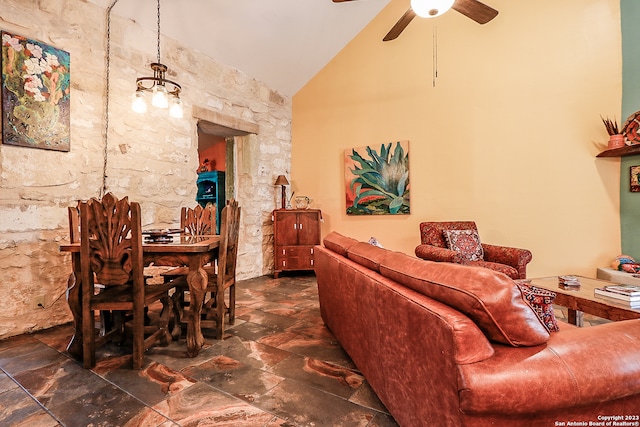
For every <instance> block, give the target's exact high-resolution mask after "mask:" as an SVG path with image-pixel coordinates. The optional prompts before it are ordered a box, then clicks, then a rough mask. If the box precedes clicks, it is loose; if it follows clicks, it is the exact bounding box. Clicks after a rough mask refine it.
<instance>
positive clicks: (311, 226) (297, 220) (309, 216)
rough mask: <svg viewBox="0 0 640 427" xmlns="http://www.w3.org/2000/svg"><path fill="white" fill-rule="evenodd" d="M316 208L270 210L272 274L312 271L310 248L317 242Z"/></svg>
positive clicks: (318, 231) (276, 275)
mask: <svg viewBox="0 0 640 427" xmlns="http://www.w3.org/2000/svg"><path fill="white" fill-rule="evenodd" d="M320 219H321V214H320V211H319V210H318V209H286V210H285V209H279V210H276V211H274V212H273V241H274V256H273V257H274V267H275V268H274V270H275V271H274V274H273V275H274V277H276V278H277V277H278V274H280V273H281V272H282V271H290V270H313V247H314V246H315V245H319V244H320Z"/></svg>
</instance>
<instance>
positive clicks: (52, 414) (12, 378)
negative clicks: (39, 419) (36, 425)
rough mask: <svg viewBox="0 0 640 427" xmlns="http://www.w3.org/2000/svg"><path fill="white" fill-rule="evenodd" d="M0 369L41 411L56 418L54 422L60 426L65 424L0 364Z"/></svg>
mask: <svg viewBox="0 0 640 427" xmlns="http://www.w3.org/2000/svg"><path fill="white" fill-rule="evenodd" d="M0 371H2V372H3V373H4V374H5V375H6V376H7V378H9V379H11V381H13V382H14V383H15V384H16V385H17V386H18V387H20V389H21V390H22V391H24V392H25V393H26V395H27V396H29V397H30V398H31V400H33V401H34V402H35V403H36V404H37V405H38V406H39V407H40V408H41V409H42V410H43V411H45V412H46V413H47V414H48V415H49V416H51V417H52V418H53V419H54V420H56V422H57V423H58V424H60V425H62V426H65V424H64V423H63V422H62V421H60V419H59V418H58V417H56V415H55V414H54V413H52V412H51V411H50V410H49V409H48V408H47V407H46V406H44V405H43V404H42V402H40V401H39V400H38V399H36V398H35V396H33V395H32V394H31V393H29V390H27V389H26V388H24V386H23V385H22V384H20V383H19V382H18V380H16V379H15V378H14V377H13V376H12V375H11V374H10V373H9V372H7V371H5V370H4V369H3V368H2V366H0Z"/></svg>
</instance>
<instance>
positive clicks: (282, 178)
mask: <svg viewBox="0 0 640 427" xmlns="http://www.w3.org/2000/svg"><path fill="white" fill-rule="evenodd" d="M273 185H281V186H282V209H285V207H286V203H287V190H286V189H285V188H284V187H285V186H286V185H289V181H287V177H286V176H284V175H278V178H276V183H275V184H273Z"/></svg>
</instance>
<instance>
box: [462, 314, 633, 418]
mask: <svg viewBox="0 0 640 427" xmlns="http://www.w3.org/2000/svg"><path fill="white" fill-rule="evenodd" d="M494 348H495V354H494V356H493V357H492V358H490V359H487V360H485V361H483V362H480V363H474V364H470V365H458V366H459V372H460V377H459V378H460V409H461V410H462V412H463V413H465V414H508V415H510V416H512V415H514V414H527V413H528V414H537V413H544V412H550V411H561V412H562V411H568V410H569V409H570V408H574V407H581V408H582V412H581V413H582V415H585V416H586V415H588V414H592V413H593V414H594V415H595V414H598V413H602V412H607V410H606V409H607V407H606V406H599V405H606V402H611V403H610V405H613V406H611V408H614V409H615V401H616V400H619V399H632V402H631V403H634V402H635V403H634V404H635V408H636V409H635V411H637V408H639V407H640V406H639V405H638V402H640V381H638V378H640V359H639V358H638V354H640V319H635V320H625V321H620V322H611V323H605V324H602V325H597V326H591V327H588V328H571V327H565V326H562V327H561V330H560V332H555V333H552V334H551V338H550V339H549V341H548V342H547V343H546V344H543V345H540V346H537V347H519V348H509V347H506V346H503V345H499V344H496V345H494ZM590 407H593V408H592V409H589V408H590ZM629 407H631V405H629ZM619 409H620V407H618V410H619ZM635 411H634V412H633V413H634V414H637V412H635ZM618 413H626V412H622V411H621V412H618ZM628 413H629V414H630V413H632V412H628ZM594 420H595V418H594ZM549 425H552V424H549Z"/></svg>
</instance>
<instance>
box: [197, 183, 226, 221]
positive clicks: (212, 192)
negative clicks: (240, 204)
mask: <svg viewBox="0 0 640 427" xmlns="http://www.w3.org/2000/svg"><path fill="white" fill-rule="evenodd" d="M196 185H197V186H198V194H197V195H196V201H197V202H198V203H200V205H202V207H204V206H206V205H207V203H215V205H216V234H220V214H221V213H222V208H224V205H225V203H226V200H225V197H224V190H225V187H224V172H220V171H213V172H201V173H200V174H199V175H198V180H197V181H196Z"/></svg>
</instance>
